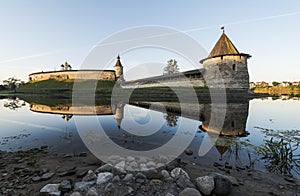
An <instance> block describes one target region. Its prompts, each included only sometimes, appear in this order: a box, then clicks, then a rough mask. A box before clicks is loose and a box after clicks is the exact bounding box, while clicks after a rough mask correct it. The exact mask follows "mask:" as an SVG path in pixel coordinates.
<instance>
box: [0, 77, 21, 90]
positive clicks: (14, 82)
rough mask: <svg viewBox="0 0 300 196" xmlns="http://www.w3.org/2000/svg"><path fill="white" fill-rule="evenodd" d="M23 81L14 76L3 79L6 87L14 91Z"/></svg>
mask: <svg viewBox="0 0 300 196" xmlns="http://www.w3.org/2000/svg"><path fill="white" fill-rule="evenodd" d="M21 83H22V82H21V80H19V79H16V78H14V77H11V78H8V79H7V80H3V85H4V86H5V87H6V89H9V90H12V91H14V92H16V89H17V88H18V87H19V85H20V84H21Z"/></svg>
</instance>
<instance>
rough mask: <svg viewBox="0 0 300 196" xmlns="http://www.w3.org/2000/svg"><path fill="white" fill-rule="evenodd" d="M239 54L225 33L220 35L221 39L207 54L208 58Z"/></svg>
mask: <svg viewBox="0 0 300 196" xmlns="http://www.w3.org/2000/svg"><path fill="white" fill-rule="evenodd" d="M231 54H240V53H239V51H238V50H237V49H236V47H235V46H234V45H233V43H232V42H231V41H230V39H229V38H228V37H227V35H226V34H225V32H223V33H222V35H221V37H220V38H219V40H218V41H217V43H216V44H215V46H214V48H213V49H212V51H211V52H210V54H209V57H215V56H223V55H231Z"/></svg>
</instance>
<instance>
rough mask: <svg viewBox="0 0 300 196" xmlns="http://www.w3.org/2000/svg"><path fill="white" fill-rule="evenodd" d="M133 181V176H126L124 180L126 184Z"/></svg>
mask: <svg viewBox="0 0 300 196" xmlns="http://www.w3.org/2000/svg"><path fill="white" fill-rule="evenodd" d="M131 180H133V174H130V173H129V174H126V176H125V177H124V178H123V181H124V182H130V181H131Z"/></svg>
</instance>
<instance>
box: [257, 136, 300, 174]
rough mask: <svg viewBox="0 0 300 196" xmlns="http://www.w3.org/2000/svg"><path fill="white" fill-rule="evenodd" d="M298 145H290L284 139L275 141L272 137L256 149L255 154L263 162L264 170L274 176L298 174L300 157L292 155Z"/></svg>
mask: <svg viewBox="0 0 300 196" xmlns="http://www.w3.org/2000/svg"><path fill="white" fill-rule="evenodd" d="M298 147H299V143H297V144H295V145H292V144H291V142H286V141H285V140H284V139H282V138H281V139H280V140H276V139H274V138H273V137H272V138H271V139H270V140H265V143H264V144H263V145H261V146H259V147H258V148H257V153H259V154H261V155H262V159H264V160H265V163H266V168H267V169H268V170H269V171H270V172H273V173H276V174H292V171H295V172H296V173H298V174H299V172H300V168H299V167H300V155H296V154H294V152H295V151H296V150H297V149H298Z"/></svg>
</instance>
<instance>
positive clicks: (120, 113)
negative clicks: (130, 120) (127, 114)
mask: <svg viewBox="0 0 300 196" xmlns="http://www.w3.org/2000/svg"><path fill="white" fill-rule="evenodd" d="M124 106H125V104H123V103H118V104H116V106H115V119H116V121H117V123H118V128H119V129H120V128H121V123H122V120H123V118H124Z"/></svg>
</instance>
